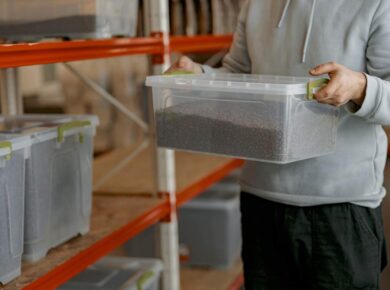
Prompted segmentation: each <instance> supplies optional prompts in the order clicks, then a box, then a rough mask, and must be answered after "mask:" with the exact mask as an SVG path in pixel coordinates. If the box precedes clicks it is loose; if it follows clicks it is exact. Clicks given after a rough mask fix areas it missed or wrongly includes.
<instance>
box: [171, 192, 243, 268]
mask: <svg viewBox="0 0 390 290" xmlns="http://www.w3.org/2000/svg"><path fill="white" fill-rule="evenodd" d="M239 205H240V201H239V194H238V192H229V191H207V192H205V193H203V194H202V195H200V196H199V197H197V198H196V199H194V200H192V201H190V202H188V203H187V204H185V205H184V206H183V207H182V208H181V209H180V210H179V239H180V247H181V250H182V252H183V253H187V259H186V262H185V264H186V265H190V266H207V267H213V268H229V267H231V266H232V265H233V264H234V263H235V262H236V261H237V259H238V257H239V255H240V251H241V221H240V206H239Z"/></svg>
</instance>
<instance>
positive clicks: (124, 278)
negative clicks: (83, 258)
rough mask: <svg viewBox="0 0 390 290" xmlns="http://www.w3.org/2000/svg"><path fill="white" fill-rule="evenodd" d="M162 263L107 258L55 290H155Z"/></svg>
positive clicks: (157, 289) (152, 260)
mask: <svg viewBox="0 0 390 290" xmlns="http://www.w3.org/2000/svg"><path fill="white" fill-rule="evenodd" d="M162 269H163V266H162V262H161V261H160V260H156V259H135V258H125V257H107V258H104V259H102V260H101V261H99V262H98V263H96V264H95V265H93V266H91V267H89V268H88V269H87V270H85V271H84V272H82V273H80V274H79V275H77V276H76V277H75V278H73V279H72V280H70V281H69V282H67V283H66V284H64V285H63V286H61V287H60V288H58V289H59V290H99V289H100V290H103V289H104V290H118V289H121V290H159V289H160V288H159V282H160V276H161V271H162Z"/></svg>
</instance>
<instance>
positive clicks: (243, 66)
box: [203, 0, 252, 74]
mask: <svg viewBox="0 0 390 290" xmlns="http://www.w3.org/2000/svg"><path fill="white" fill-rule="evenodd" d="M249 3H250V0H247V1H246V2H245V3H244V5H243V6H242V8H241V12H240V15H239V17H238V24H237V28H236V31H235V33H234V39H233V43H232V46H231V47H230V50H229V52H228V54H227V55H226V56H225V57H224V59H223V62H222V67H221V68H218V69H213V68H211V67H209V66H207V65H204V66H203V71H204V72H205V73H212V72H216V71H218V72H227V73H229V72H230V73H247V74H249V73H251V70H252V68H251V61H250V58H249V55H248V47H247V38H246V23H247V17H248V7H249Z"/></svg>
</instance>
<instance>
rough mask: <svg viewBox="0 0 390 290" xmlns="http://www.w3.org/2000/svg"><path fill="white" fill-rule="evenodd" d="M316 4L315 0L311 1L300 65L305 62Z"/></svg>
mask: <svg viewBox="0 0 390 290" xmlns="http://www.w3.org/2000/svg"><path fill="white" fill-rule="evenodd" d="M316 4H317V0H313V5H312V7H311V13H310V20H309V27H308V28H307V32H306V37H305V44H304V46H303V52H302V63H305V61H306V55H307V49H308V47H309V42H310V36H311V31H312V29H313V22H314V12H315V10H316Z"/></svg>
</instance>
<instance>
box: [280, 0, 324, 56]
mask: <svg viewBox="0 0 390 290" xmlns="http://www.w3.org/2000/svg"><path fill="white" fill-rule="evenodd" d="M291 1H292V0H286V3H285V4H284V8H283V12H282V15H281V16H280V19H279V22H278V26H277V27H278V28H281V27H283V24H284V20H285V19H286V16H287V14H288V11H289V8H290V4H291ZM311 1H313V2H312V7H311V12H310V19H309V25H308V27H307V30H306V36H305V42H304V44H303V49H302V59H301V61H302V63H305V61H306V55H307V49H308V47H309V44H310V36H311V31H312V28H313V21H314V13H315V10H316V4H317V0H311Z"/></svg>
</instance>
